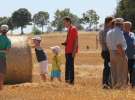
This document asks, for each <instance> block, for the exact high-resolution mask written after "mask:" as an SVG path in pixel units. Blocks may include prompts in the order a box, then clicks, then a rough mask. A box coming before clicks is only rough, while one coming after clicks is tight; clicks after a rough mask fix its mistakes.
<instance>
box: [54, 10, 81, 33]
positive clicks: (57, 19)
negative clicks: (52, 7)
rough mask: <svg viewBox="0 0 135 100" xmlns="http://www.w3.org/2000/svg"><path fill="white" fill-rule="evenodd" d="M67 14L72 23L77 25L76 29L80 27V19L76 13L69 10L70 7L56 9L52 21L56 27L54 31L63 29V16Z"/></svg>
mask: <svg viewBox="0 0 135 100" xmlns="http://www.w3.org/2000/svg"><path fill="white" fill-rule="evenodd" d="M66 16H69V17H70V18H71V20H72V23H73V24H74V25H76V26H77V28H78V29H81V28H82V26H81V23H80V19H79V17H78V16H77V15H75V14H73V13H71V12H70V9H64V10H59V9H58V10H57V11H56V12H55V16H54V21H53V22H52V26H54V27H56V31H62V30H63V29H64V25H63V18H64V17H66Z"/></svg>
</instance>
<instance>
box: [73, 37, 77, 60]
mask: <svg viewBox="0 0 135 100" xmlns="http://www.w3.org/2000/svg"><path fill="white" fill-rule="evenodd" d="M73 48H74V49H73V54H72V57H75V54H76V51H77V48H78V37H77V38H76V39H75V42H74V47H73Z"/></svg>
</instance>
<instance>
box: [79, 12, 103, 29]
mask: <svg viewBox="0 0 135 100" xmlns="http://www.w3.org/2000/svg"><path fill="white" fill-rule="evenodd" d="M82 15H83V17H82V18H81V22H82V23H83V24H89V27H90V28H91V27H92V26H93V25H95V26H97V24H98V23H99V19H100V17H99V16H98V15H97V13H96V11H94V10H88V11H86V12H85V13H83V14H82Z"/></svg>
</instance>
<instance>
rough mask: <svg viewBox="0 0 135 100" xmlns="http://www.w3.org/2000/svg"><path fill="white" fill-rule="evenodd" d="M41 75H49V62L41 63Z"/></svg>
mask: <svg viewBox="0 0 135 100" xmlns="http://www.w3.org/2000/svg"><path fill="white" fill-rule="evenodd" d="M39 65H40V66H39V67H40V74H48V61H41V62H39Z"/></svg>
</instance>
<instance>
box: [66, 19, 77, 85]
mask: <svg viewBox="0 0 135 100" xmlns="http://www.w3.org/2000/svg"><path fill="white" fill-rule="evenodd" d="M63 21H64V26H65V27H66V28H67V29H68V34H67V39H66V41H65V43H63V45H65V56H66V68H65V81H66V83H69V84H72V85H74V58H75V55H76V53H77V50H78V32H77V28H76V27H75V26H73V25H72V21H71V19H70V18H69V17H65V18H64V20H63Z"/></svg>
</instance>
